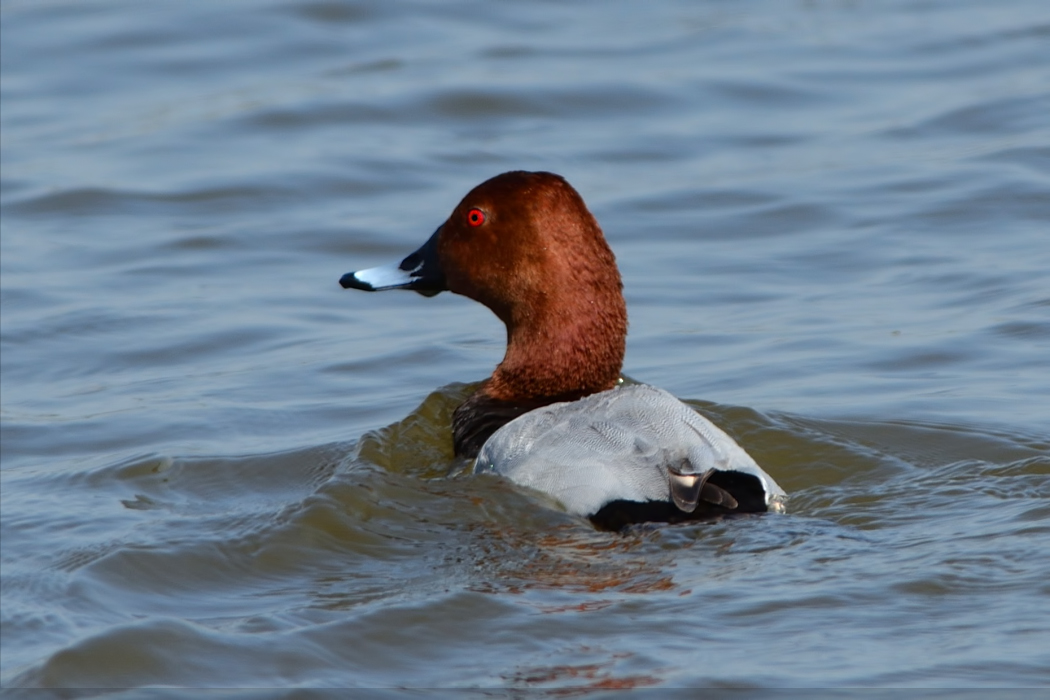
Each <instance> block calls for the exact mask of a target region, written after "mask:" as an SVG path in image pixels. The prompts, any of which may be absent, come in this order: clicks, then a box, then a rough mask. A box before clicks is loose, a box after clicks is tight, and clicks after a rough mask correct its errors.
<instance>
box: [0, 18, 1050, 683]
mask: <svg viewBox="0 0 1050 700" xmlns="http://www.w3.org/2000/svg"><path fill="white" fill-rule="evenodd" d="M0 20H2V24H0V32H2V42H0V51H2V55H0V58H2V64H0V77H2V81H0V85H2V94H0V98H2V100H0V116H2V122H0V126H2V161H0V165H2V193H0V198H2V199H0V206H2V209H0V214H2V217H0V222H2V236H0V242H2V249H0V253H2V255H0V263H2V276H0V279H2V297H0V311H2V314H0V323H2V326H0V328H2V353H0V362H2V365H0V368H2V445H0V447H2V452H0V455H2V482H0V487H2V488H0V494H2V508H0V524H2V529H0V534H2V562H0V563H2V571H0V574H2V579H0V580H2V602H3V605H2V648H0V652H2V653H0V659H2V668H0V681H2V683H3V685H4V686H8V687H9V686H41V685H43V686H68V687H81V688H83V687H100V688H114V687H124V686H173V685H174V686H235V687H242V686H250V687H262V686H278V687H288V686H316V685H322V686H351V687H365V686H369V687H375V686H383V687H447V688H452V687H480V688H503V689H512V690H513V689H533V690H541V691H549V692H552V693H555V694H563V693H572V694H579V695H582V696H584V697H591V696H595V695H601V694H602V693H609V692H612V689H616V688H632V687H633V688H641V687H665V688H666V687H679V686H717V687H721V688H735V687H740V688H777V687H792V686H796V687H803V686H808V687H816V686H829V687H830V686H874V687H881V688H888V687H891V686H920V687H964V688H971V689H974V688H985V687H992V686H1042V687H1044V688H1045V687H1046V686H1047V685H1050V631H1048V630H1050V556H1048V555H1047V551H1048V544H1050V273H1048V271H1050V117H1048V116H1047V115H1050V5H1047V3H1045V2H1044V1H1043V0H1028V1H1017V2H957V1H955V0H931V1H928V2H913V1H908V2H905V1H890V2H867V1H863V0H857V1H841V2H840V1H823V0H813V1H806V2H803V1H797V2H796V1H791V2H782V1H779V0H754V1H751V2H733V3H730V2H691V1H686V0H681V1H678V2H675V1H672V0H658V1H654V2H645V3H640V2H628V1H623V2H606V1H605V0H601V1H599V0H591V1H586V2H575V3H555V2H524V1H517V2H501V3H488V2H444V3H431V2H382V1H380V0H360V1H358V2H335V1H334V0H316V1H306V0H283V1H269V2H246V1H237V0H207V1H204V0H200V1H186V2H171V3H159V2H156V3H134V2H110V1H106V2H103V1H99V2H82V1H79V0H77V1H73V0H69V1H65V0H48V1H44V0H21V1H19V0H5V2H3V4H0ZM511 169H543V170H552V171H555V172H558V173H561V174H562V175H564V176H566V177H567V178H568V179H569V181H570V182H571V183H573V184H574V185H575V186H576V188H577V189H578V190H579V191H580V192H581V193H582V195H583V196H584V198H585V199H586V201H587V202H588V203H589V205H590V207H591V209H592V210H593V211H594V213H595V214H596V216H597V217H598V219H599V221H600V222H601V223H602V225H603V227H604V229H605V233H606V236H607V237H608V239H609V241H610V243H611V245H612V247H613V249H614V251H615V252H616V254H617V257H618V260H619V263H620V266H621V269H622V272H623V277H624V283H625V293H626V296H627V301H628V308H629V313H630V318H631V331H630V336H629V339H628V351H627V360H626V364H625V368H624V370H625V373H626V374H627V375H628V376H630V377H631V378H633V379H636V380H639V381H644V382H648V383H651V384H655V385H658V386H662V387H664V388H666V389H668V390H670V391H671V392H673V393H675V394H676V395H678V396H680V397H682V398H683V399H685V400H687V401H690V402H691V403H693V405H695V406H696V407H697V408H698V410H700V411H701V412H703V413H705V414H706V415H708V416H709V417H711V418H712V419H714V420H715V421H716V422H718V423H719V424H721V425H722V426H723V427H724V428H725V429H726V430H727V431H728V432H729V433H730V434H732V435H734V436H735V437H736V438H737V439H738V440H739V441H740V442H741V443H742V444H743V446H744V447H745V448H746V449H748V451H749V452H751V454H752V455H753V456H754V457H755V458H756V459H757V460H758V462H759V463H760V464H762V465H763V467H764V468H765V469H766V470H767V471H768V472H769V473H770V474H771V475H773V476H774V478H776V479H777V480H778V481H779V483H780V484H781V485H782V486H783V487H784V488H785V489H786V490H787V491H788V492H789V493H790V494H791V500H790V501H789V503H788V513H787V514H786V515H784V516H768V517H756V518H751V519H744V520H734V521H728V522H720V523H708V524H694V525H686V526H671V527H667V526H665V527H643V528H639V529H637V530H635V531H632V532H630V533H628V534H626V535H624V536H619V535H611V534H606V533H598V532H595V531H594V530H593V529H592V528H591V527H590V526H589V525H588V524H587V523H586V522H582V521H578V520H575V519H573V518H570V517H568V516H565V515H563V514H560V513H558V512H555V511H551V510H548V509H546V508H543V507H540V506H539V505H538V503H537V502H536V501H535V500H533V499H532V497H530V496H529V495H527V494H523V493H519V492H517V491H515V489H514V488H512V487H511V486H509V485H508V484H506V483H502V482H500V481H498V480H496V479H482V478H472V477H469V476H451V477H450V476H448V474H449V470H450V467H452V466H454V465H455V462H454V461H453V460H452V459H451V457H450V451H451V446H450V438H449V411H450V410H451V408H453V407H454V406H455V405H456V401H457V400H458V399H460V398H462V396H463V394H464V391H465V385H466V384H469V383H470V382H473V381H476V380H479V379H481V378H483V377H485V376H486V375H487V374H488V373H489V372H490V371H491V369H492V368H493V367H494V365H495V364H496V363H497V362H498V361H499V359H500V357H501V356H502V351H503V340H504V334H503V328H502V327H501V326H500V325H499V323H498V322H497V321H496V319H495V318H494V317H493V316H492V315H491V314H490V312H488V311H487V310H486V309H484V308H482V307H480V306H478V305H476V304H474V303H472V302H470V301H469V300H466V299H464V298H461V297H456V296H453V295H450V294H443V295H440V296H438V297H435V298H433V299H424V298H422V297H420V296H418V295H415V294H408V293H393V292H391V293H387V294H377V295H368V294H364V293H360V292H347V291H344V290H341V289H339V287H338V284H337V280H338V278H339V276H340V275H341V274H342V273H344V272H346V271H348V270H353V269H360V268H362V267H368V266H372V265H376V264H381V263H385V262H389V261H394V260H398V259H400V257H401V256H403V255H405V254H406V253H408V252H410V251H411V250H413V249H414V248H415V247H416V246H418V245H419V244H420V243H422V242H423V241H424V240H425V239H426V238H427V237H428V236H429V234H430V233H431V232H432V231H433V230H434V228H435V227H436V226H437V225H438V224H439V223H440V222H441V221H442V220H443V219H444V217H445V216H447V215H448V213H449V212H450V210H451V208H452V207H453V206H454V205H455V204H456V202H458V201H459V199H460V197H461V196H462V195H463V194H465V193H466V192H467V190H469V189H470V188H471V187H472V186H473V185H475V184H476V183H478V182H480V181H482V180H484V179H486V178H488V177H490V176H492V175H494V174H496V173H499V172H501V171H504V170H511ZM100 692H102V691H100ZM280 695H281V693H277V696H280ZM121 697H123V695H121ZM734 697H736V696H734ZM938 697H941V696H938ZM945 697H947V696H945ZM953 697H954V696H953Z"/></svg>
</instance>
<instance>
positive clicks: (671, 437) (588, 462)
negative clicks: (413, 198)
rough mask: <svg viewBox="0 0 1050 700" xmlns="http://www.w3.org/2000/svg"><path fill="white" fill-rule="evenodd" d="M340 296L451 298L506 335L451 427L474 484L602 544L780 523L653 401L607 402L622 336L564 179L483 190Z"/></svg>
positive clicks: (596, 254)
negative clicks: (742, 516)
mask: <svg viewBox="0 0 1050 700" xmlns="http://www.w3.org/2000/svg"><path fill="white" fill-rule="evenodd" d="M340 283H341V284H342V285H343V286H344V287H347V288H351V287H352V288H357V289H365V290H368V291H379V290H382V289H414V290H416V291H418V292H420V293H422V294H425V295H428V296H429V295H433V294H437V293H438V292H441V291H445V290H450V291H452V292H456V293H459V294H463V295H465V296H468V297H470V298H472V299H474V300H476V301H479V302H481V303H483V304H485V306H487V307H488V308H489V309H491V310H492V311H493V312H494V313H495V314H496V315H497V316H498V317H499V318H500V319H501V320H502V321H503V322H504V324H506V326H507V352H506V355H505V357H504V358H503V361H502V362H501V363H500V364H499V366H498V367H497V368H496V370H495V371H494V372H493V374H492V376H491V377H490V378H489V379H487V380H485V381H484V382H483V383H482V384H481V386H480V387H479V388H478V389H477V391H476V392H475V393H474V394H473V395H471V396H470V397H468V399H467V400H466V401H465V402H464V403H463V404H462V405H461V406H460V407H459V408H457V410H456V412H455V415H454V417H453V444H454V447H455V450H456V453H457V454H459V455H462V456H467V457H473V456H476V455H477V456H478V461H477V463H476V467H475V470H476V471H478V472H489V471H491V472H495V473H498V474H501V475H503V476H505V477H506V478H508V479H510V480H511V481H514V482H515V483H518V484H521V485H522V486H526V487H529V488H533V489H537V490H539V491H542V492H544V493H546V494H548V495H549V496H551V497H552V498H554V499H555V500H556V501H557V502H559V503H560V504H561V505H562V506H563V507H564V508H565V509H566V510H567V511H569V512H570V513H574V514H576V515H580V516H584V517H588V518H590V519H591V520H592V521H594V522H595V524H597V525H599V526H601V527H606V528H611V529H618V528H619V527H621V526H623V525H625V524H627V523H630V522H638V521H644V520H658V521H678V520H688V519H696V518H703V517H711V516H714V515H721V514H725V513H743V512H765V511H767V510H778V509H779V508H780V503H781V501H782V500H783V498H784V492H783V491H782V490H781V489H780V487H779V486H777V485H776V483H775V482H774V481H773V479H772V478H770V477H769V475H768V474H766V473H765V472H763V471H762V470H761V469H760V468H759V467H758V465H757V464H755V462H754V460H752V459H751V457H749V456H748V454H747V453H746V452H744V450H743V449H742V448H740V447H739V446H738V445H737V444H736V443H735V442H733V441H732V439H730V438H729V437H728V436H727V435H726V434H725V433H724V432H722V431H721V430H719V429H718V428H717V427H715V426H714V425H713V424H711V423H710V422H709V421H708V420H706V419H705V418H703V417H701V416H700V415H699V414H697V413H696V412H695V411H693V410H692V409H690V408H689V407H688V406H686V405H685V404H683V403H682V402H681V401H679V400H678V399H675V398H674V397H673V396H671V395H670V394H668V393H667V392H665V391H662V390H659V389H655V388H653V387H649V386H645V385H636V386H628V387H621V388H616V387H617V385H618V384H619V382H620V371H621V367H622V364H623V356H624V347H625V341H626V336H627V310H626V304H625V303H624V299H623V293H622V284H621V282H620V274H619V271H618V270H617V268H616V261H615V258H614V257H613V254H612V251H611V250H610V249H609V246H608V244H607V243H606V242H605V238H604V236H603V235H602V232H601V228H599V226H598V223H597V221H595V219H594V217H593V216H592V215H591V213H590V212H589V211H588V210H587V208H586V206H585V205H584V203H583V200H582V198H580V196H579V194H578V193H577V192H576V190H574V189H573V188H572V187H571V186H570V185H569V184H568V183H567V182H565V180H564V179H562V178H561V177H559V176H557V175H553V174H551V173H527V172H510V173H504V174H502V175H499V176H497V177H494V178H492V179H491V180H488V181H486V182H484V183H482V184H481V185H478V186H477V187H475V188H474V189H473V190H472V191H471V192H470V193H469V194H468V195H467V196H466V197H465V198H464V199H463V201H462V202H460V204H459V205H458V206H457V207H456V209H455V210H454V211H453V212H452V215H451V216H450V217H449V219H448V221H446V222H445V223H444V224H443V225H442V226H440V227H439V228H438V230H437V231H435V232H434V234H433V235H432V236H431V237H430V239H429V240H428V241H427V242H426V243H425V244H424V245H423V247H422V248H420V249H419V250H418V251H417V252H415V253H413V254H412V255H410V256H408V257H407V258H405V260H404V261H402V262H401V264H400V265H398V266H396V267H395V266H391V267H384V268H373V269H370V270H363V271H360V272H354V273H349V274H347V275H344V276H343V278H342V279H341V280H340Z"/></svg>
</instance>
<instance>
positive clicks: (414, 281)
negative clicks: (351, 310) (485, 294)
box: [339, 226, 448, 297]
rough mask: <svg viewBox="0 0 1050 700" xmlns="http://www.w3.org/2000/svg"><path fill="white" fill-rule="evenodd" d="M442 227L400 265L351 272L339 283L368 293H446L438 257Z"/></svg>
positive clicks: (344, 287)
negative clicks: (389, 290)
mask: <svg viewBox="0 0 1050 700" xmlns="http://www.w3.org/2000/svg"><path fill="white" fill-rule="evenodd" d="M441 228H442V227H441V226H439V227H438V230H437V231H434V235H432V236H431V237H430V239H429V240H427V242H426V243H424V244H423V245H422V247H420V249H419V250H417V251H416V252H414V253H412V254H411V255H409V256H408V257H407V258H405V259H404V260H402V261H401V263H400V264H399V265H384V266H382V267H370V268H369V269H367V270H358V271H357V272H348V273H346V274H345V275H343V276H342V277H341V278H339V284H340V285H342V287H343V289H363V290H365V291H366V292H381V291H383V290H386V289H411V290H413V291H416V292H419V293H420V294H422V295H424V296H428V297H432V296H434V295H435V294H437V293H439V292H443V291H445V290H447V289H448V287H447V286H446V284H445V272H444V271H443V270H442V269H441V263H440V262H438V256H437V239H438V236H439V235H440V234H441Z"/></svg>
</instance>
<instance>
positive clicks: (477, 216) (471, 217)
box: [467, 209, 485, 226]
mask: <svg viewBox="0 0 1050 700" xmlns="http://www.w3.org/2000/svg"><path fill="white" fill-rule="evenodd" d="M467 223H468V224H470V225H471V226H481V225H482V224H483V223H485V212H483V211H481V210H480V209H471V210H470V211H468V212H467Z"/></svg>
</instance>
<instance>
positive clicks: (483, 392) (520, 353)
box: [452, 280, 627, 457]
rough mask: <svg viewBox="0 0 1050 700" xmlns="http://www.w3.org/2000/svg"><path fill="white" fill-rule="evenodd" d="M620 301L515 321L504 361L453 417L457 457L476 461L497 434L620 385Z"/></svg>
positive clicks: (623, 330) (623, 331) (623, 333)
mask: <svg viewBox="0 0 1050 700" xmlns="http://www.w3.org/2000/svg"><path fill="white" fill-rule="evenodd" d="M618 281H619V280H617V282H618ZM615 299H616V302H615V303H611V302H610V301H606V302H605V303H603V304H601V305H598V304H587V308H562V309H560V310H559V311H558V312H557V313H556V314H552V313H551V311H552V310H550V309H548V310H547V313H540V314H534V315H532V316H530V317H528V318H520V319H514V318H511V319H510V320H509V321H508V322H507V354H506V355H505V356H504V358H503V362H501V363H500V364H499V366H498V367H497V368H496V371H495V372H493V373H492V376H491V377H490V378H489V379H487V380H485V381H484V382H483V383H482V384H481V386H480V387H478V389H477V391H475V392H474V393H473V394H472V395H471V396H470V397H469V398H468V399H467V400H466V401H464V402H463V404H462V405H460V406H459V407H458V408H457V409H456V411H455V413H454V414H453V418H452V435H453V445H454V447H455V451H456V454H457V455H460V456H463V457H476V456H477V454H478V451H479V450H480V449H481V446H482V445H483V444H484V443H485V441H486V440H488V439H489V437H490V436H491V435H492V434H493V433H494V432H496V431H497V430H499V429H500V428H501V427H503V426H504V425H506V424H507V423H509V422H510V421H512V420H514V419H515V418H517V417H518V416H520V415H522V414H523V413H527V412H528V411H531V410H533V409H535V408H539V407H541V406H546V405H548V404H552V403H557V402H559V401H575V400H576V399H579V398H583V397H584V396H589V395H591V394H596V393H598V392H600V391H605V390H606V389H612V388H613V387H614V386H616V384H617V383H618V382H619V380H620V369H621V367H622V366H623V355H624V346H625V343H626V338H627V309H626V305H625V304H624V303H623V296H622V295H621V294H620V290H619V287H617V288H616V294H615ZM579 305H580V302H577V303H576V304H575V306H579ZM569 306H572V305H569ZM532 308H533V309H539V308H542V307H538V306H533V307H532ZM599 309H602V310H603V311H599Z"/></svg>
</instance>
